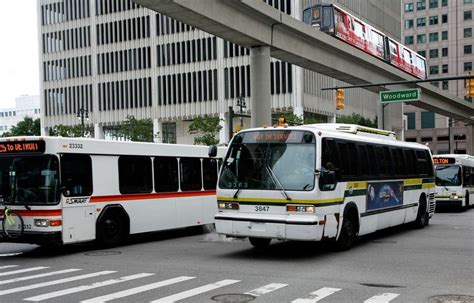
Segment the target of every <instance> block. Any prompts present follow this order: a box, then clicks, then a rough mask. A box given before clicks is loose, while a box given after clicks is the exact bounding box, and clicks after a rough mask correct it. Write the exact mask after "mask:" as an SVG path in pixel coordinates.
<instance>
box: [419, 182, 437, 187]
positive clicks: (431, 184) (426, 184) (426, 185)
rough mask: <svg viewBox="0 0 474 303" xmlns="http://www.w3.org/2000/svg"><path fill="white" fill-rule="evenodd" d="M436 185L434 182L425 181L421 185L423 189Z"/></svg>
mask: <svg viewBox="0 0 474 303" xmlns="http://www.w3.org/2000/svg"><path fill="white" fill-rule="evenodd" d="M435 187H436V185H435V184H434V182H433V183H423V185H422V186H421V188H423V189H428V188H435Z"/></svg>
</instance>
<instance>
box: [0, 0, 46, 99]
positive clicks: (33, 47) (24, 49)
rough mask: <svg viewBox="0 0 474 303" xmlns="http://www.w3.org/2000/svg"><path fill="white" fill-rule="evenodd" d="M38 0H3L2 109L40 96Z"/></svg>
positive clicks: (0, 1) (0, 44) (0, 38)
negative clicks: (21, 99)
mask: <svg viewBox="0 0 474 303" xmlns="http://www.w3.org/2000/svg"><path fill="white" fill-rule="evenodd" d="M37 29H38V25H37V15H36V0H0V41H1V42H0V108H7V107H14V106H15V98H16V97H19V96H21V95H30V96H31V95H39V65H38V62H39V59H38V30H37Z"/></svg>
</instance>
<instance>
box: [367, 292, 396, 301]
mask: <svg viewBox="0 0 474 303" xmlns="http://www.w3.org/2000/svg"><path fill="white" fill-rule="evenodd" d="M399 295H400V294H393V293H389V292H387V293H383V294H380V295H376V296H373V297H371V298H368V299H367V300H365V301H364V303H386V302H390V301H392V300H393V299H395V298H396V297H398V296H399Z"/></svg>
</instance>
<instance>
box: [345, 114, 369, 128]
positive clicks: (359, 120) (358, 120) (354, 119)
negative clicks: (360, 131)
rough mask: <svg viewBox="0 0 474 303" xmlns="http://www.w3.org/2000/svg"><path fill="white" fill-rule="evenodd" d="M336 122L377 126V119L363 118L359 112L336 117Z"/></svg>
mask: <svg viewBox="0 0 474 303" xmlns="http://www.w3.org/2000/svg"><path fill="white" fill-rule="evenodd" d="M336 122H337V123H347V124H357V125H362V126H368V127H374V128H377V120H374V121H372V120H370V119H368V118H364V117H363V116H361V115H359V114H355V113H353V114H352V115H350V116H341V117H337V118H336Z"/></svg>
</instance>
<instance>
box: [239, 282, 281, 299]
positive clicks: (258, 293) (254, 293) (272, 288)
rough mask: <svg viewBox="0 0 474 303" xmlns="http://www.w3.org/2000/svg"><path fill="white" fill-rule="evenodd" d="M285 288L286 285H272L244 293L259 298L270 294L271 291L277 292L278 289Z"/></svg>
mask: <svg viewBox="0 0 474 303" xmlns="http://www.w3.org/2000/svg"><path fill="white" fill-rule="evenodd" d="M285 286H288V284H282V283H272V284H268V285H265V286H262V287H259V288H256V289H254V290H251V291H249V292H246V294H247V295H252V296H255V297H259V296H262V295H264V294H268V293H269V292H272V291H275V290H278V289H280V288H283V287H285Z"/></svg>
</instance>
